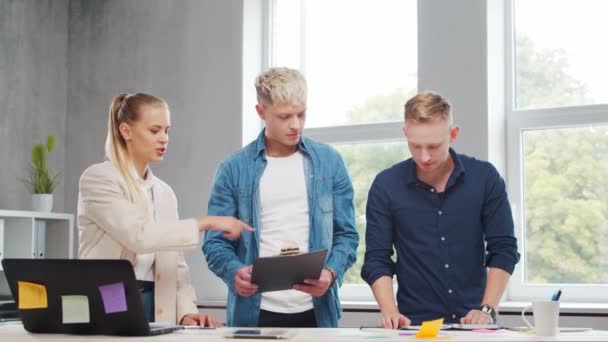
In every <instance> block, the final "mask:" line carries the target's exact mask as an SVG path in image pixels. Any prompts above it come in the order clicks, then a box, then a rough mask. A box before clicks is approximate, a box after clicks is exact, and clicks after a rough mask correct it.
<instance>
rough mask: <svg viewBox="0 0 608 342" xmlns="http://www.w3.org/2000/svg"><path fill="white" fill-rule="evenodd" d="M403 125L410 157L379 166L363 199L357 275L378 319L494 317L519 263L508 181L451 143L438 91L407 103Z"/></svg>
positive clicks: (392, 323)
mask: <svg viewBox="0 0 608 342" xmlns="http://www.w3.org/2000/svg"><path fill="white" fill-rule="evenodd" d="M403 133H404V134H405V137H406V139H407V144H408V148H409V150H410V152H411V155H412V157H411V158H410V159H408V160H405V161H403V162H401V163H398V164H395V165H393V166H392V167H390V168H388V169H386V170H384V171H382V172H381V173H380V174H378V176H377V177H376V179H375V180H374V182H373V184H372V187H371V188H370V190H369V196H368V199H367V210H366V217H367V232H366V236H365V241H366V252H365V261H364V265H363V268H362V270H361V276H362V277H363V279H364V280H365V281H366V282H367V283H368V284H369V285H370V286H371V288H372V291H373V293H374V296H375V297H376V301H377V302H378V305H379V307H380V311H381V319H380V325H381V326H383V327H385V328H393V329H394V328H398V327H400V326H405V325H409V324H410V323H413V324H421V322H423V321H427V320H433V319H437V318H443V319H444V322H445V323H465V324H490V323H493V322H495V320H496V308H497V306H498V304H499V302H500V299H501V297H502V294H503V292H504V290H505V287H506V285H507V282H508V280H509V277H510V276H511V274H512V273H513V269H514V267H515V264H516V263H517V262H518V261H519V253H518V252H517V240H516V239H515V237H514V234H513V218H512V216H511V209H510V206H509V201H508V199H507V193H506V191H505V182H504V180H503V179H502V178H501V176H500V175H499V174H498V171H497V170H496V169H495V168H494V166H492V164H490V163H488V162H485V161H480V160H477V159H475V158H472V157H468V156H466V155H463V154H458V153H456V152H455V151H454V150H453V149H452V148H451V147H450V145H451V144H452V143H453V142H454V141H455V140H456V137H457V136H458V133H459V127H458V126H454V125H453V124H452V109H451V105H450V104H449V103H448V101H447V100H446V99H444V98H443V97H441V96H440V95H438V94H435V93H431V92H427V93H421V94H418V95H416V96H414V97H413V98H412V99H410V100H409V101H408V102H407V103H406V104H405V125H404V128H403ZM393 248H394V250H395V251H396V252H397V260H396V262H394V261H393V260H392V259H391V256H392V254H393ZM484 248H485V250H484ZM395 274H396V275H397V284H398V290H397V303H395V297H394V294H393V284H392V278H393V275H395Z"/></svg>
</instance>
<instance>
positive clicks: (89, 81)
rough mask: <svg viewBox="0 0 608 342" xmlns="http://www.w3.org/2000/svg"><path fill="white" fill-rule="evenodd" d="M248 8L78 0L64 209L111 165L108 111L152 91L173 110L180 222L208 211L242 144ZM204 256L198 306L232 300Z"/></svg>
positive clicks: (194, 257)
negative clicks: (98, 166) (217, 175)
mask: <svg viewBox="0 0 608 342" xmlns="http://www.w3.org/2000/svg"><path fill="white" fill-rule="evenodd" d="M242 6H243V3H242V1H235V0H231V1H211V0H209V1H199V0H191V1H160V0H154V1H147V0H146V1H86V0H82V1H77V0H74V1H71V2H70V8H69V18H70V25H69V27H70V35H69V70H70V74H69V80H68V122H67V127H68V129H67V131H68V136H67V153H68V174H67V179H68V182H67V184H66V190H67V191H66V207H67V208H68V209H70V210H71V211H75V210H76V201H77V198H78V178H79V177H80V174H81V173H82V172H83V171H84V169H85V168H86V167H87V166H89V165H91V164H93V163H97V162H100V161H102V160H103V144H104V141H105V137H106V129H107V127H106V125H107V110H108V106H109V104H110V101H111V99H112V97H113V96H115V95H116V94H118V93H120V92H136V91H139V92H149V93H152V94H155V95H159V96H161V97H163V98H164V99H165V100H166V101H167V102H168V103H169V105H170V107H171V113H172V116H171V120H172V126H173V127H172V128H171V132H170V143H169V147H168V153H167V156H166V158H165V160H164V161H163V162H162V163H160V164H158V165H154V166H153V171H154V172H155V174H156V175H157V176H159V177H160V178H161V179H163V180H164V181H166V182H167V183H168V184H169V185H171V186H172V187H173V190H174V191H175V193H176V195H177V199H178V202H179V211H180V215H181V216H182V217H184V218H185V217H191V216H193V215H203V214H205V213H206V207H207V200H208V194H209V187H210V183H211V181H212V177H213V174H214V172H215V169H216V167H217V164H218V163H219V162H220V161H221V160H222V159H223V158H224V157H225V156H226V155H227V154H228V153H230V152H231V151H233V150H235V149H237V148H239V147H240V144H241V141H240V140H241V132H242V127H241V110H242V94H241V77H242V76H241V74H242V71H241V70H242V66H241V65H242V53H243V52H242V25H243V24H242ZM202 258H203V257H202V252H201V251H200V249H197V250H195V251H191V252H188V253H187V260H188V263H189V265H190V267H191V278H192V282H193V283H194V284H195V287H196V290H197V293H198V295H199V300H203V299H210V298H225V292H226V289H225V287H224V286H223V285H221V281H220V280H219V279H218V278H216V277H215V276H213V275H211V274H209V273H208V272H207V267H206V265H205V264H204V262H203V260H202Z"/></svg>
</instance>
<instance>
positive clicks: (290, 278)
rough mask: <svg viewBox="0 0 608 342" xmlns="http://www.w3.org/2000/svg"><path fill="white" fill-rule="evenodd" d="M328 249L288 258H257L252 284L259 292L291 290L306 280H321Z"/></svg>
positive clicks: (252, 274) (288, 256) (254, 262)
mask: <svg viewBox="0 0 608 342" xmlns="http://www.w3.org/2000/svg"><path fill="white" fill-rule="evenodd" d="M325 256H327V249H322V250H319V251H314V252H310V253H303V254H297V255H287V256H272V257H262V258H256V259H255V260H254V261H253V270H252V272H251V282H252V283H253V284H256V285H258V292H270V291H281V290H289V289H291V288H292V287H293V285H294V284H299V283H303V282H304V279H319V277H320V276H321V271H322V270H323V265H324V264H325Z"/></svg>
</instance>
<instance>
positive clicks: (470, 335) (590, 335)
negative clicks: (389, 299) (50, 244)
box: [0, 324, 608, 342]
mask: <svg viewBox="0 0 608 342" xmlns="http://www.w3.org/2000/svg"><path fill="white" fill-rule="evenodd" d="M233 329H234V328H222V329H217V330H180V331H177V332H174V333H172V334H167V335H159V336H153V337H134V338H129V339H128V340H129V341H180V342H182V341H184V342H185V341H197V342H200V341H201V338H202V337H204V340H205V341H224V342H225V341H229V340H228V339H225V338H223V337H222V335H223V334H225V333H227V332H228V331H231V330H233ZM289 330H290V331H291V332H293V336H292V337H291V338H290V339H289V340H288V341H294V342H295V341H298V342H299V341H307V342H309V341H312V340H315V341H316V342H320V341H368V340H381V341H387V342H388V341H414V340H416V341H422V340H417V339H416V338H414V336H401V335H399V334H400V333H404V332H403V331H394V330H381V329H378V330H376V329H374V330H372V331H361V330H359V329H345V328H341V329H325V328H319V329H289ZM442 335H445V336H449V338H446V337H445V336H443V338H440V339H424V341H572V342H576V341H608V331H599V330H593V331H586V332H577V333H561V334H560V335H559V336H558V337H554V338H540V337H537V336H536V335H533V334H529V333H522V332H513V331H506V330H499V331H496V332H491V333H479V332H469V331H445V332H442ZM0 336H1V339H2V341H63V340H81V341H107V339H108V338H111V337H108V336H79V335H59V334H30V333H28V332H27V331H25V330H24V329H23V327H22V326H21V325H20V324H11V325H0ZM119 338H120V339H124V338H122V337H118V338H117V339H119ZM239 340H240V341H245V340H241V339H239ZM231 341H235V340H231ZM249 341H253V340H249ZM255 341H260V340H255Z"/></svg>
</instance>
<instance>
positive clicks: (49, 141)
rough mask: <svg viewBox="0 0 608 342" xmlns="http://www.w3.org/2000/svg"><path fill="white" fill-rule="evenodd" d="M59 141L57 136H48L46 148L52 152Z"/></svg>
mask: <svg viewBox="0 0 608 342" xmlns="http://www.w3.org/2000/svg"><path fill="white" fill-rule="evenodd" d="M56 142H57V138H55V136H54V135H49V136H48V137H46V149H47V150H48V151H49V153H50V152H53V150H54V149H55V143H56Z"/></svg>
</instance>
